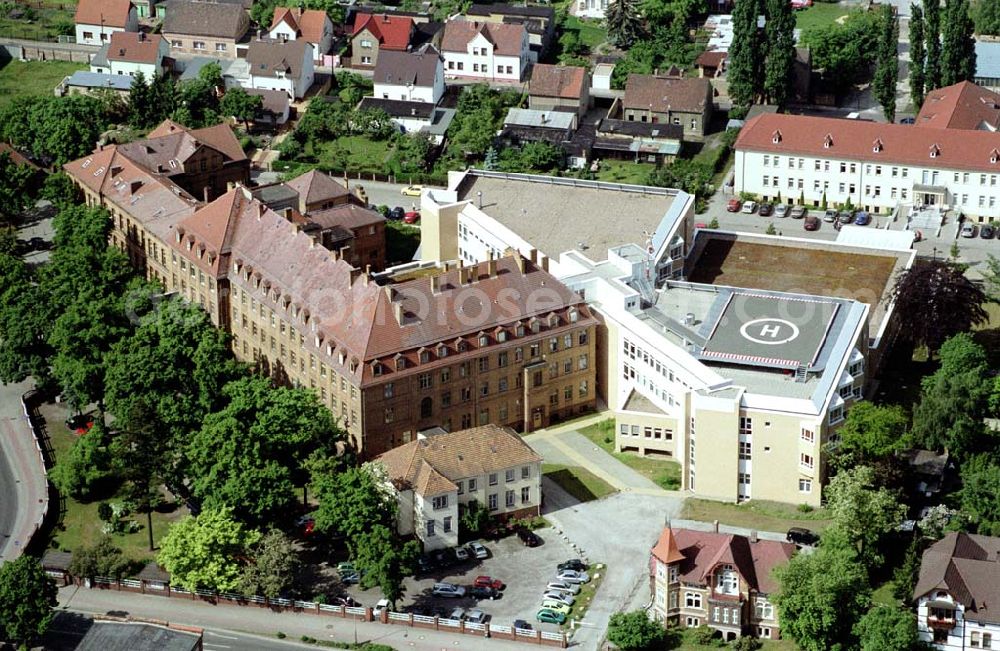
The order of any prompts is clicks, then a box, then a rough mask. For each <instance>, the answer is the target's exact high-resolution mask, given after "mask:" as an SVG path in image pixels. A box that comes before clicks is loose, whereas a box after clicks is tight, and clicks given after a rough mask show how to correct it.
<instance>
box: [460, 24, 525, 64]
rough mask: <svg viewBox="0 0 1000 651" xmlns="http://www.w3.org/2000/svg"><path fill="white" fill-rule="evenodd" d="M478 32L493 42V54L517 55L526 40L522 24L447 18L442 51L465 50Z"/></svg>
mask: <svg viewBox="0 0 1000 651" xmlns="http://www.w3.org/2000/svg"><path fill="white" fill-rule="evenodd" d="M480 34H482V35H483V37H484V38H486V40H487V41H489V42H490V43H492V44H493V51H494V54H500V55H503V56H518V55H520V54H521V44H522V43H525V42H526V39H525V35H526V34H527V32H526V31H525V28H524V25H508V24H502V23H480V22H476V21H470V20H449V21H448V22H447V23H445V24H444V34H443V36H442V37H441V51H442V52H466V51H467V50H468V45H469V42H470V41H472V39H474V38H476V37H477V36H479V35H480Z"/></svg>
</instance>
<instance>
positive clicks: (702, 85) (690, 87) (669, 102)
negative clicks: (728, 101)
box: [622, 74, 712, 113]
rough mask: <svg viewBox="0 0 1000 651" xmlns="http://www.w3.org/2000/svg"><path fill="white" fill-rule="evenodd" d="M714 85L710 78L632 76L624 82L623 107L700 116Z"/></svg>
mask: <svg viewBox="0 0 1000 651" xmlns="http://www.w3.org/2000/svg"><path fill="white" fill-rule="evenodd" d="M711 86H712V84H711V82H709V81H708V80H707V79H685V78H681V77H657V76H655V75H635V74H632V75H629V76H628V80H627V81H626V82H625V96H624V97H623V98H622V106H623V107H625V108H627V109H629V108H632V109H639V110H643V111H646V110H649V111H653V112H654V113H667V112H669V111H681V112H684V113H701V112H702V110H704V108H705V104H706V103H708V101H709V97H710V96H711V95H710V89H711Z"/></svg>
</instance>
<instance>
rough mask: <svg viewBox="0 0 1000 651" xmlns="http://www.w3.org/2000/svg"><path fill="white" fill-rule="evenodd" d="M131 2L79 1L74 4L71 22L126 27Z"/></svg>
mask: <svg viewBox="0 0 1000 651" xmlns="http://www.w3.org/2000/svg"><path fill="white" fill-rule="evenodd" d="M130 11H132V2H131V0H80V1H79V2H77V4H76V15H75V16H74V18H73V21H74V22H75V23H76V24H77V25H103V26H105V27H121V28H122V29H124V28H125V27H126V26H127V25H128V17H129V12H130Z"/></svg>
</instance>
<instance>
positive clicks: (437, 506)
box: [431, 495, 448, 511]
mask: <svg viewBox="0 0 1000 651" xmlns="http://www.w3.org/2000/svg"><path fill="white" fill-rule="evenodd" d="M431 502H432V504H433V505H434V510H435V511H439V510H441V509H445V508H448V496H447V495H439V496H437V497H435V498H434V499H433V500H431Z"/></svg>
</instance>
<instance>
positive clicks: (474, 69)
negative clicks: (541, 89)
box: [441, 19, 531, 82]
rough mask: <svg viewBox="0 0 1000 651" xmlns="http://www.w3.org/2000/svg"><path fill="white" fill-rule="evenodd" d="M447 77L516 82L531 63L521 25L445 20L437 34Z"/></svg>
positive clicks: (527, 43)
mask: <svg viewBox="0 0 1000 651" xmlns="http://www.w3.org/2000/svg"><path fill="white" fill-rule="evenodd" d="M441 56H442V57H443V58H444V70H445V76H446V77H448V78H466V79H482V80H484V81H506V82H519V81H521V78H522V76H523V75H524V72H525V70H526V68H527V67H528V64H529V63H530V62H531V47H530V44H529V41H528V30H527V29H525V27H524V25H519V24H508V23H480V22H475V21H468V20H459V19H456V20H449V21H448V22H447V23H445V25H444V33H443V35H442V37H441Z"/></svg>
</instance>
